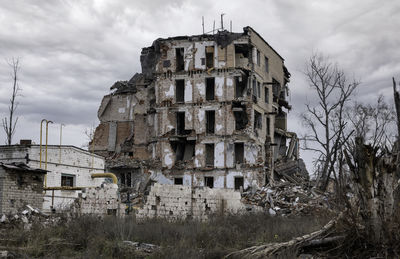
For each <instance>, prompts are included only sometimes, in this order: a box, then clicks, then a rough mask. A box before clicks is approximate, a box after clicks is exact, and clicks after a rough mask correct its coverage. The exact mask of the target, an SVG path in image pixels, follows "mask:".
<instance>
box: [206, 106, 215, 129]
mask: <svg viewBox="0 0 400 259" xmlns="http://www.w3.org/2000/svg"><path fill="white" fill-rule="evenodd" d="M206 132H207V133H214V132H215V111H206Z"/></svg>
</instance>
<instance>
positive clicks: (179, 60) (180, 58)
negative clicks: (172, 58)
mask: <svg viewBox="0 0 400 259" xmlns="http://www.w3.org/2000/svg"><path fill="white" fill-rule="evenodd" d="M175 52H176V72H179V71H183V70H184V69H185V61H184V56H185V51H184V49H183V48H176V49H175Z"/></svg>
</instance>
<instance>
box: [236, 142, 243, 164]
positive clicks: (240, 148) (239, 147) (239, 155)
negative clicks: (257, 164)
mask: <svg viewBox="0 0 400 259" xmlns="http://www.w3.org/2000/svg"><path fill="white" fill-rule="evenodd" d="M243 158H244V143H235V164H243Z"/></svg>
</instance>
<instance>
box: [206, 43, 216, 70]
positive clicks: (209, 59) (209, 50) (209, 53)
mask: <svg viewBox="0 0 400 259" xmlns="http://www.w3.org/2000/svg"><path fill="white" fill-rule="evenodd" d="M212 67H214V46H207V47H206V68H207V69H209V68H212Z"/></svg>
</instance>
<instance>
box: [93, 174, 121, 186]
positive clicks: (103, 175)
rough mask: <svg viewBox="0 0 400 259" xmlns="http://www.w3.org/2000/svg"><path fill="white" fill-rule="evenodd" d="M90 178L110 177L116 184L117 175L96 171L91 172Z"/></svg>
mask: <svg viewBox="0 0 400 259" xmlns="http://www.w3.org/2000/svg"><path fill="white" fill-rule="evenodd" d="M92 178H112V180H113V183H115V184H118V179H117V176H116V175H115V174H113V173H97V174H92Z"/></svg>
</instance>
